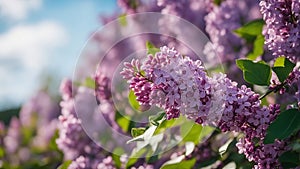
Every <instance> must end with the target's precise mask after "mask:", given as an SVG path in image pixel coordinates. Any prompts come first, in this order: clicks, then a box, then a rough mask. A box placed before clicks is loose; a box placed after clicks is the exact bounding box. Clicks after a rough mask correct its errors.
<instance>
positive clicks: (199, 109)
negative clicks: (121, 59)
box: [121, 46, 211, 121]
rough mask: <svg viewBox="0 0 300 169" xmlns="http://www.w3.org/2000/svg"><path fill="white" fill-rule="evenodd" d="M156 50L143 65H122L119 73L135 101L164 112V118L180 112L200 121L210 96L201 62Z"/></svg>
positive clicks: (162, 48)
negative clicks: (133, 94) (128, 86)
mask: <svg viewBox="0 0 300 169" xmlns="http://www.w3.org/2000/svg"><path fill="white" fill-rule="evenodd" d="M160 50H161V51H160V52H158V53H156V54H155V56H153V55H149V56H148V59H147V60H146V62H145V64H143V65H141V64H140V63H139V62H138V61H137V60H134V61H133V62H131V63H125V64H124V65H125V68H124V70H123V71H122V72H121V74H122V75H123V77H124V78H125V79H127V80H128V83H130V88H131V89H132V90H133V91H134V93H135V94H136V96H137V100H138V101H139V102H140V103H141V104H142V105H143V104H150V105H157V106H159V107H161V108H163V109H165V110H166V114H167V118H168V119H171V118H177V117H179V115H180V112H182V113H183V114H185V115H186V116H187V117H188V118H191V119H196V121H204V120H205V119H204V118H205V117H206V115H205V112H207V110H208V109H209V107H210V99H211V94H210V85H209V84H208V78H207V76H206V73H205V72H204V71H203V69H204V68H203V67H202V66H201V62H200V61H195V62H194V61H192V60H190V59H189V58H188V57H183V56H182V55H180V54H179V53H178V52H177V51H176V50H174V49H171V48H168V47H166V46H164V47H161V48H160ZM141 66H142V67H141ZM141 68H142V69H144V70H145V74H143V73H142V71H141ZM139 80H141V81H139Z"/></svg>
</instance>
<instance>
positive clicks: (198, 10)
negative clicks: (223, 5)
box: [157, 0, 213, 31]
mask: <svg viewBox="0 0 300 169" xmlns="http://www.w3.org/2000/svg"><path fill="white" fill-rule="evenodd" d="M157 5H158V6H160V7H162V10H161V13H162V14H170V15H176V16H179V17H181V18H183V19H186V20H188V21H189V22H191V23H193V24H194V25H195V26H197V27H198V28H200V29H201V30H202V31H204V30H205V21H204V16H205V15H207V13H208V12H209V11H210V10H211V9H212V7H213V2H212V0H189V1H187V0H178V1H172V0H157Z"/></svg>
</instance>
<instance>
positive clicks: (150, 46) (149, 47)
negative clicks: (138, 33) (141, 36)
mask: <svg viewBox="0 0 300 169" xmlns="http://www.w3.org/2000/svg"><path fill="white" fill-rule="evenodd" d="M146 49H147V50H148V52H147V54H152V55H153V56H155V53H157V52H159V51H160V50H159V49H158V48H157V47H155V46H154V45H153V44H152V43H151V42H149V41H147V42H146Z"/></svg>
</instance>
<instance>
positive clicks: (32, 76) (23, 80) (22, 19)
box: [0, 0, 117, 109]
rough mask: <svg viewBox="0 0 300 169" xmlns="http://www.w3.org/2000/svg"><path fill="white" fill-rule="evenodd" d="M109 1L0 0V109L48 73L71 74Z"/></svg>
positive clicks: (16, 101)
mask: <svg viewBox="0 0 300 169" xmlns="http://www.w3.org/2000/svg"><path fill="white" fill-rule="evenodd" d="M116 9H117V6H116V2H115V1H114V0H64V1H58V0H26V1H23V0H2V1H0V46H1V47H2V48H0V79H1V83H0V109H5V108H9V107H12V106H16V105H20V104H21V103H22V102H23V101H25V100H26V99H28V98H29V97H30V96H31V95H32V94H34V92H35V91H36V90H37V89H38V88H39V87H40V86H41V80H42V79H45V78H46V77H47V75H49V74H50V75H52V76H54V77H55V78H56V79H61V78H62V77H65V76H67V77H71V75H72V71H73V70H74V66H75V64H76V59H77V57H78V55H79V53H80V51H81V49H82V48H83V46H84V44H85V43H86V40H87V39H88V37H89V36H90V34H91V33H92V32H93V31H94V30H96V29H97V28H99V27H100V26H101V25H100V15H109V14H112V13H113V12H114V11H115V10H116Z"/></svg>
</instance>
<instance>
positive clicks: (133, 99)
mask: <svg viewBox="0 0 300 169" xmlns="http://www.w3.org/2000/svg"><path fill="white" fill-rule="evenodd" d="M128 99H129V104H130V106H131V107H132V108H133V109H134V110H137V111H140V107H141V105H140V103H139V102H138V101H137V100H136V95H135V94H134V92H133V91H132V90H130V91H129V95H128Z"/></svg>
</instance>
